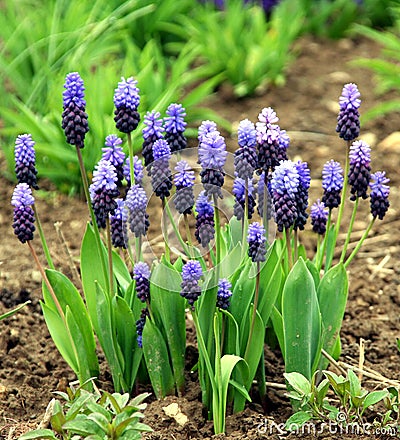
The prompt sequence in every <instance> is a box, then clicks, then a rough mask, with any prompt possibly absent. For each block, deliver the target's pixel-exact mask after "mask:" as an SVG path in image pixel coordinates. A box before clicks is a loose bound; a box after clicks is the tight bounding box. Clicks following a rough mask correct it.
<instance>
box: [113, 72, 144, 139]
mask: <svg viewBox="0 0 400 440" xmlns="http://www.w3.org/2000/svg"><path fill="white" fill-rule="evenodd" d="M139 104H140V95H139V89H138V87H137V81H136V80H135V79H133V78H132V77H130V78H128V79H125V78H124V77H122V78H121V81H120V82H119V83H118V87H117V88H116V89H115V92H114V105H115V112H114V115H115V117H114V121H115V125H116V127H117V129H118V130H119V131H121V132H122V133H131V132H132V131H133V130H135V129H136V128H137V126H138V124H139V121H140V115H139V112H138V111H137V109H138V107H139Z"/></svg>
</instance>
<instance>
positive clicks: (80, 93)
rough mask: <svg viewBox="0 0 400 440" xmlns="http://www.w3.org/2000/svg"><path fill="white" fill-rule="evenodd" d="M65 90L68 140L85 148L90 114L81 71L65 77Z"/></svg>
mask: <svg viewBox="0 0 400 440" xmlns="http://www.w3.org/2000/svg"><path fill="white" fill-rule="evenodd" d="M64 88H65V91H64V92H63V109H64V111H63V113H62V124H61V125H62V128H63V130H64V133H65V136H66V138H67V142H68V143H69V144H71V145H75V146H76V147H79V148H83V147H84V142H85V135H86V133H87V132H88V131H89V125H88V116H87V114H86V111H85V108H86V101H85V99H84V96H85V94H84V91H85V87H84V86H83V80H82V78H81V77H80V76H79V73H77V72H72V73H69V74H68V75H67V76H66V78H65V84H64Z"/></svg>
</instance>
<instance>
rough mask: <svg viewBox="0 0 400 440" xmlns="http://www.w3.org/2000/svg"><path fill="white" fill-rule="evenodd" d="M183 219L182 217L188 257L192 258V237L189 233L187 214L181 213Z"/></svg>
mask: <svg viewBox="0 0 400 440" xmlns="http://www.w3.org/2000/svg"><path fill="white" fill-rule="evenodd" d="M183 219H184V222H185V228H186V242H187V244H188V247H189V248H188V249H189V253H190V258H191V259H193V258H194V255H193V252H192V246H193V244H192V237H191V233H190V225H189V219H188V216H187V214H183Z"/></svg>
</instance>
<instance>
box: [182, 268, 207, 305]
mask: <svg viewBox="0 0 400 440" xmlns="http://www.w3.org/2000/svg"><path fill="white" fill-rule="evenodd" d="M202 276H203V270H202V268H201V265H200V263H199V262H198V261H196V260H190V261H188V262H187V263H186V264H185V265H184V266H183V267H182V283H181V289H182V290H181V296H183V297H184V298H186V299H187V302H188V303H189V305H190V306H192V307H193V305H194V303H195V302H196V301H197V299H198V297H199V296H200V294H201V287H200V285H199V280H200V278H201V277H202Z"/></svg>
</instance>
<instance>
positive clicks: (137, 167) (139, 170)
mask: <svg viewBox="0 0 400 440" xmlns="http://www.w3.org/2000/svg"><path fill="white" fill-rule="evenodd" d="M133 174H134V178H135V183H136V184H138V185H141V184H142V181H143V177H144V170H143V163H142V161H141V159H139V158H138V156H133ZM124 176H125V180H126V181H127V183H128V186H131V167H130V160H129V157H127V158H126V160H125V164H124Z"/></svg>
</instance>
